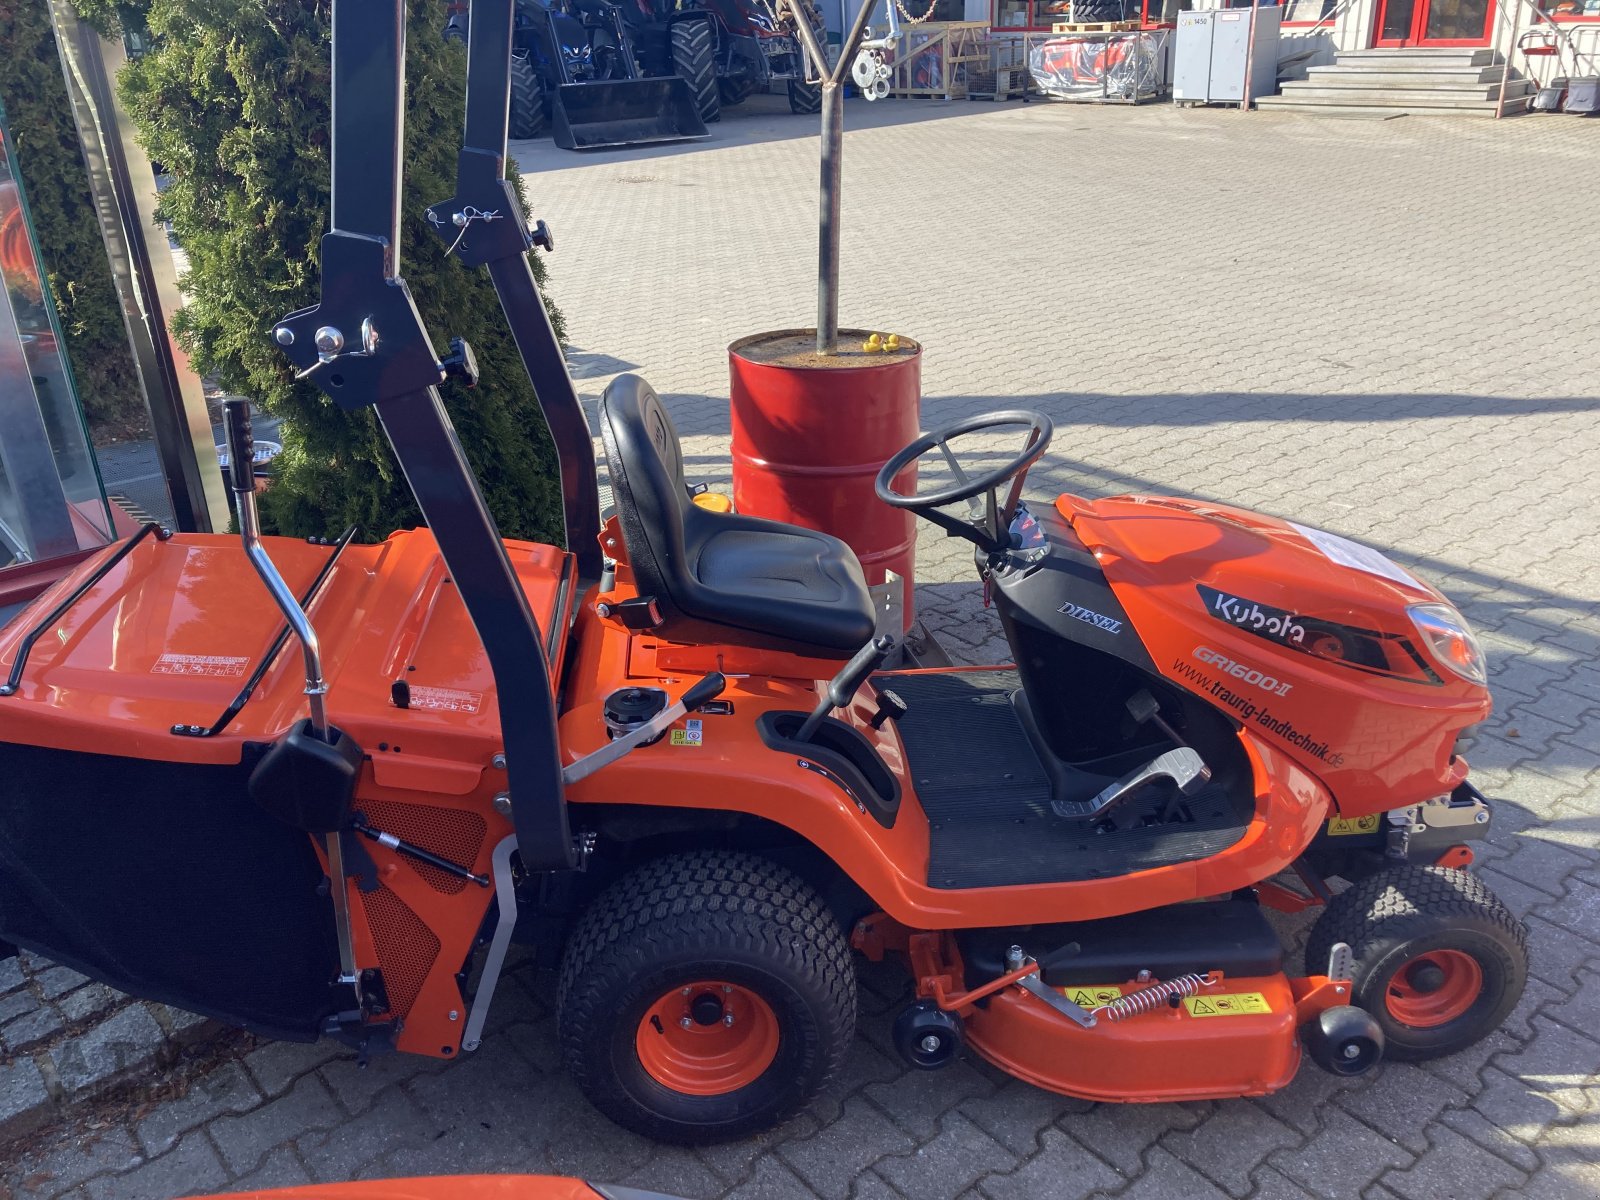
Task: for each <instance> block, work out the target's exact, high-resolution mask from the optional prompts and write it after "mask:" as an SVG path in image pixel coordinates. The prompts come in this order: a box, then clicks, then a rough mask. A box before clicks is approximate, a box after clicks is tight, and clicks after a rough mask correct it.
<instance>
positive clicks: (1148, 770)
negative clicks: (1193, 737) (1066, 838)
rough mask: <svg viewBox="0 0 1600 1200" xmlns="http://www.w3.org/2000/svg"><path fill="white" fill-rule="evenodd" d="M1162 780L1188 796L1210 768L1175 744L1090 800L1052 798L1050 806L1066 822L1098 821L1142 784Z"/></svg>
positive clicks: (1204, 780) (1206, 777)
mask: <svg viewBox="0 0 1600 1200" xmlns="http://www.w3.org/2000/svg"><path fill="white" fill-rule="evenodd" d="M1162 779H1167V780H1171V781H1172V782H1173V783H1175V784H1177V785H1178V790H1179V791H1180V792H1182V793H1183V794H1184V795H1185V796H1192V795H1194V794H1195V793H1196V792H1198V791H1199V790H1200V789H1201V788H1202V787H1204V786H1205V785H1206V783H1207V782H1209V781H1210V779H1211V768H1210V767H1208V766H1206V764H1205V761H1204V760H1203V759H1202V758H1201V757H1200V756H1199V755H1198V754H1197V753H1195V751H1194V750H1193V749H1191V748H1190V747H1188V746H1179V747H1177V748H1176V749H1173V750H1167V751H1165V752H1164V753H1161V754H1158V755H1156V757H1155V758H1153V759H1151V760H1150V761H1149V762H1147V763H1145V765H1144V766H1142V767H1138V768H1136V769H1135V770H1133V771H1130V772H1128V774H1126V775H1124V776H1123V777H1122V778H1121V779H1119V780H1117V781H1116V782H1115V783H1113V784H1112V785H1111V786H1110V787H1108V788H1105V789H1104V790H1103V791H1101V793H1100V794H1099V795H1098V796H1095V797H1094V798H1093V799H1092V800H1052V801H1051V802H1050V809H1051V811H1052V812H1054V813H1055V814H1056V816H1058V817H1065V818H1066V819H1067V820H1069V821H1098V820H1101V819H1102V818H1104V817H1106V816H1107V815H1109V814H1110V813H1111V812H1112V810H1113V809H1115V808H1117V807H1118V806H1119V805H1121V804H1124V803H1125V802H1127V801H1128V800H1131V799H1132V798H1133V797H1134V796H1135V795H1136V794H1138V793H1139V792H1140V791H1141V790H1143V789H1144V787H1145V786H1146V785H1148V784H1151V783H1155V782H1156V781H1158V780H1162Z"/></svg>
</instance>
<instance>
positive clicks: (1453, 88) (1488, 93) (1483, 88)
mask: <svg viewBox="0 0 1600 1200" xmlns="http://www.w3.org/2000/svg"><path fill="white" fill-rule="evenodd" d="M1283 86H1284V87H1285V88H1293V89H1294V90H1295V91H1297V92H1303V91H1307V90H1316V91H1319V92H1337V93H1339V94H1340V95H1370V94H1373V93H1377V92H1383V93H1391V92H1393V93H1401V92H1404V93H1407V94H1409V95H1419V96H1430V95H1431V96H1441V97H1444V98H1446V99H1456V100H1474V99H1476V100H1492V99H1494V98H1495V97H1496V96H1498V95H1499V94H1500V84H1499V83H1498V82H1495V83H1449V84H1443V85H1440V84H1437V83H1414V84H1408V85H1391V84H1383V83H1378V82H1375V81H1371V80H1366V79H1346V78H1342V77H1340V76H1329V75H1314V76H1312V77H1311V78H1310V79H1295V80H1286V81H1285V82H1284V84H1283ZM1505 89H1506V95H1508V96H1523V95H1526V94H1527V93H1528V92H1530V91H1532V90H1533V82H1532V81H1531V80H1528V79H1512V80H1510V81H1508V82H1507V83H1506V85H1505Z"/></svg>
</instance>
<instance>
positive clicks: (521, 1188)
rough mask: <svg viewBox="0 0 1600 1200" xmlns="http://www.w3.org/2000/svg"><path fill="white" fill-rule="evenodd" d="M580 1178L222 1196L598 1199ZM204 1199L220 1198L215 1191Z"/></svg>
mask: <svg viewBox="0 0 1600 1200" xmlns="http://www.w3.org/2000/svg"><path fill="white" fill-rule="evenodd" d="M599 1198H600V1193H599V1192H597V1191H595V1190H594V1189H593V1188H592V1187H590V1186H589V1185H588V1184H587V1183H584V1182H583V1180H581V1179H568V1178H566V1177H565V1176H556V1175H434V1176H430V1177H428V1178H422V1179H372V1180H362V1181H361V1182H358V1183H315V1184H309V1185H307V1186H305V1187H294V1188H272V1189H268V1190H264V1191H263V1190H257V1191H248V1192H229V1193H228V1194H227V1200H599ZM206 1200H223V1198H222V1197H220V1196H213V1197H208V1198H206Z"/></svg>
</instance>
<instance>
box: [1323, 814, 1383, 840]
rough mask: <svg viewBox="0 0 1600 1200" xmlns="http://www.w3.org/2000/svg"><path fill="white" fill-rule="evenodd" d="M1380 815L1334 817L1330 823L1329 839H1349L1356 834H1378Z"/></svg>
mask: <svg viewBox="0 0 1600 1200" xmlns="http://www.w3.org/2000/svg"><path fill="white" fill-rule="evenodd" d="M1377 832H1378V814H1377V813H1370V814H1368V815H1367V816H1365V817H1334V818H1333V820H1331V821H1329V822H1328V836H1329V837H1349V836H1350V835H1351V834H1356V833H1377Z"/></svg>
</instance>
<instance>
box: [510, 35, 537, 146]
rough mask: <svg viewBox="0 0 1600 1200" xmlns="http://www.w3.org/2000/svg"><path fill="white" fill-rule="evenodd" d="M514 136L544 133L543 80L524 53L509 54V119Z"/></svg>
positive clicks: (531, 136) (520, 136)
mask: <svg viewBox="0 0 1600 1200" xmlns="http://www.w3.org/2000/svg"><path fill="white" fill-rule="evenodd" d="M509 132H510V134H511V136H512V137H514V138H536V137H538V136H539V135H540V134H542V133H544V81H543V80H541V79H540V78H539V73H538V72H537V71H535V70H534V69H533V64H532V63H531V62H529V61H528V59H527V56H526V55H522V54H513V55H512V56H511V121H510V127H509Z"/></svg>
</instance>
